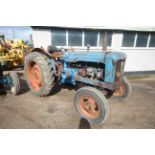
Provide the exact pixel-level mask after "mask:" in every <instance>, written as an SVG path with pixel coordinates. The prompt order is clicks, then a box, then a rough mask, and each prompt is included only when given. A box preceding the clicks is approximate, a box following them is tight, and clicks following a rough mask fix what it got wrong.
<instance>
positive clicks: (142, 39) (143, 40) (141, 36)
mask: <svg viewBox="0 0 155 155" xmlns="http://www.w3.org/2000/svg"><path fill="white" fill-rule="evenodd" d="M148 36H149V35H148V34H147V33H138V34H137V41H136V47H147V40H148Z"/></svg>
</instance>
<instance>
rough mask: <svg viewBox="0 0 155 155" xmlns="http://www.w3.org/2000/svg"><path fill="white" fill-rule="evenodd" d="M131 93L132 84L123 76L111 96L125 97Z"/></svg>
mask: <svg viewBox="0 0 155 155" xmlns="http://www.w3.org/2000/svg"><path fill="white" fill-rule="evenodd" d="M131 93H132V86H131V83H130V81H129V80H128V79H127V78H126V77H123V79H122V82H120V85H119V88H118V90H116V91H114V93H113V96H114V98H117V99H125V98H127V97H129V96H130V95H131Z"/></svg>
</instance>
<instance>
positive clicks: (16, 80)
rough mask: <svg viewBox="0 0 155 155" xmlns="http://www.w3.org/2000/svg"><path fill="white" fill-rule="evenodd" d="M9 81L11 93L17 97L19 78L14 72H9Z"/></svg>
mask: <svg viewBox="0 0 155 155" xmlns="http://www.w3.org/2000/svg"><path fill="white" fill-rule="evenodd" d="M9 75H10V77H11V79H12V84H13V85H12V86H11V93H12V94H14V95H18V94H19V93H20V80H19V76H18V75H17V73H16V72H10V73H9Z"/></svg>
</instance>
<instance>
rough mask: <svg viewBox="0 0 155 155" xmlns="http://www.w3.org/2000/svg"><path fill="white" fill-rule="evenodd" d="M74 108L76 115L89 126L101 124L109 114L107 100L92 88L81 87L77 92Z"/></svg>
mask: <svg viewBox="0 0 155 155" xmlns="http://www.w3.org/2000/svg"><path fill="white" fill-rule="evenodd" d="M74 107H75V110H76V112H77V114H78V115H79V116H80V117H81V118H85V119H86V120H87V121H88V122H89V123H90V125H95V124H100V123H103V122H104V120H105V118H106V117H107V115H108V112H109V105H108V102H107V99H106V98H105V97H104V95H103V94H102V92H101V91H99V90H97V89H95V88H92V87H83V88H81V89H79V90H78V91H77V93H76V95H75V97H74Z"/></svg>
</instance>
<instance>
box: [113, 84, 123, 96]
mask: <svg viewBox="0 0 155 155" xmlns="http://www.w3.org/2000/svg"><path fill="white" fill-rule="evenodd" d="M124 92H125V85H124V84H123V83H121V84H120V86H119V88H118V90H116V91H114V96H122V95H123V94H124Z"/></svg>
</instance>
